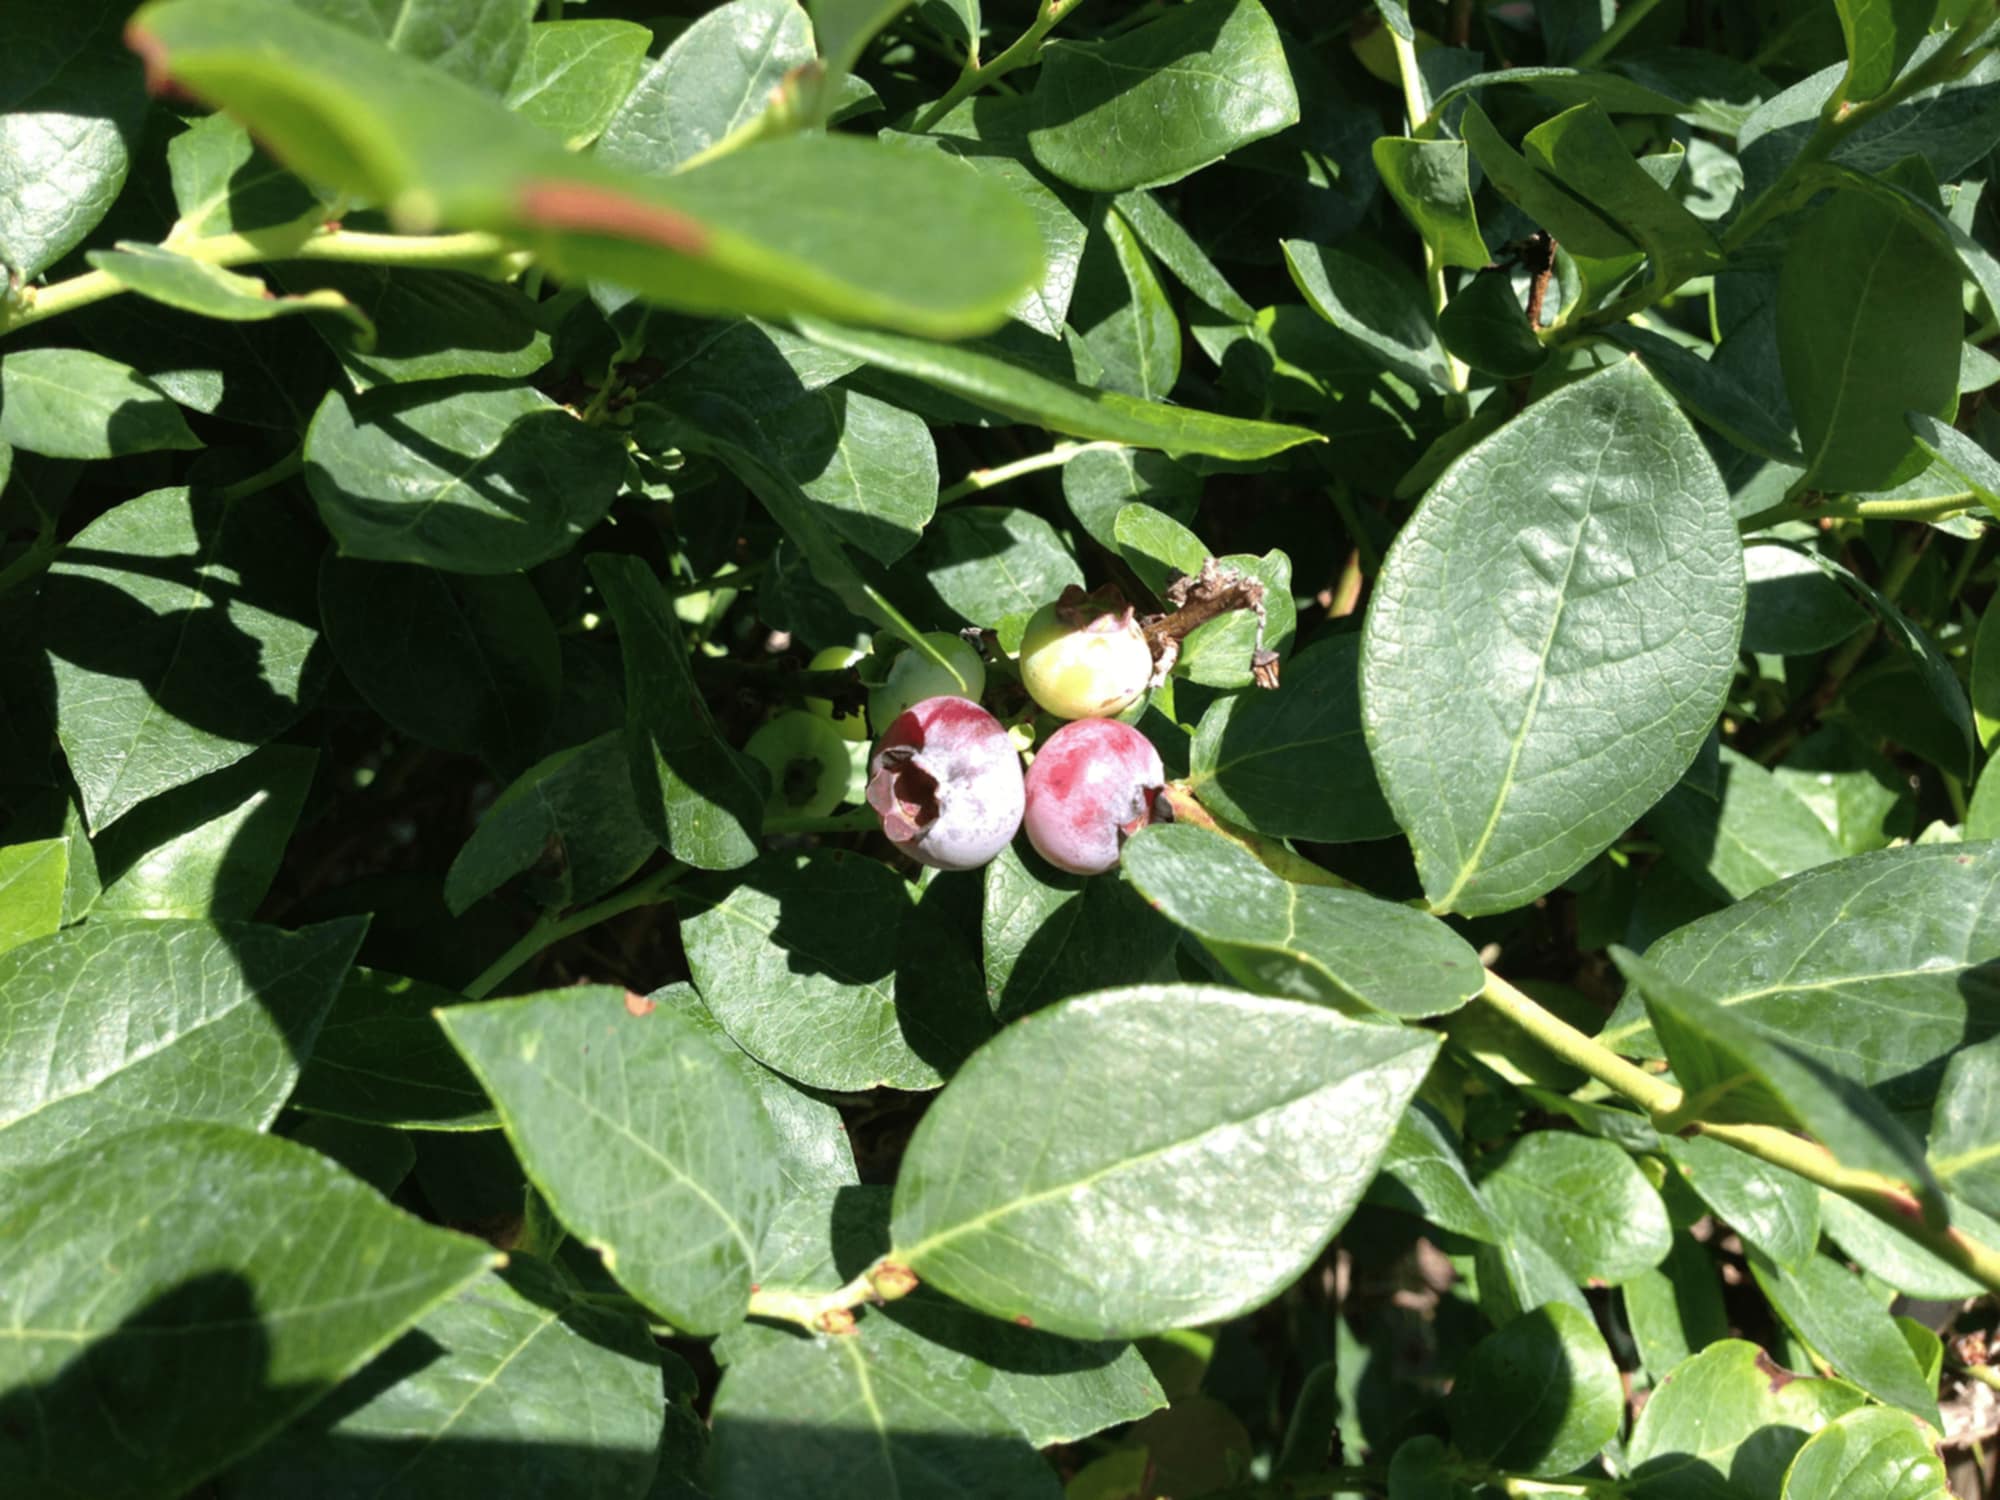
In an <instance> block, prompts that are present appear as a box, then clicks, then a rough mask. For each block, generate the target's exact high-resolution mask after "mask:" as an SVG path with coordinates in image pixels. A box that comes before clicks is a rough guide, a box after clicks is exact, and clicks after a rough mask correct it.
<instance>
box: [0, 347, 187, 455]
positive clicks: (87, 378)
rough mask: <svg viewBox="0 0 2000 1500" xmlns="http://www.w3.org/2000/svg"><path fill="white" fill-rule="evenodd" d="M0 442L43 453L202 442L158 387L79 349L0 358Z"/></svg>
mask: <svg viewBox="0 0 2000 1500" xmlns="http://www.w3.org/2000/svg"><path fill="white" fill-rule="evenodd" d="M0 442H6V443H9V444H11V445H13V446H14V447H16V448H19V449H21V450H22V451H23V452H25V453H44V454H47V455H48V456H49V457H50V458H119V457H122V456H123V455H125V454H127V453H150V452H153V451H155V450H156V449H160V448H199V447H200V446H201V440H200V439H199V438H197V437H196V436H195V435H194V434H193V433H192V432H189V431H188V425H187V420H186V419H185V418H184V417H182V416H181V409H180V408H179V407H178V406H176V405H174V403H173V402H172V401H169V400H168V399H167V397H166V396H165V395H164V394H162V392H161V391H160V389H159V388H158V387H157V386H155V385H154V384H153V383H152V382H151V381H149V380H147V379H145V378H144V377H143V376H142V375H140V374H139V372H138V371H137V370H134V369H133V368H132V367H131V366H130V365H121V364H120V363H118V361H117V360H115V359H106V358H105V357H104V356H103V355H101V354H92V353H91V352H89V351H88V350H86V349H21V350H17V351H15V352H14V353H12V354H9V355H8V356H7V357H6V358H4V359H0Z"/></svg>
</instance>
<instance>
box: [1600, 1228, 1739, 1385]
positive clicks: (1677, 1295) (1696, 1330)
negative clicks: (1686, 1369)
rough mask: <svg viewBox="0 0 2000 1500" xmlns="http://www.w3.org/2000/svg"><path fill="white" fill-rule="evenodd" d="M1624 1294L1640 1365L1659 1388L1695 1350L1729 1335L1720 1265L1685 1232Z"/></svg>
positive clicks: (1625, 1287)
mask: <svg viewBox="0 0 2000 1500" xmlns="http://www.w3.org/2000/svg"><path fill="white" fill-rule="evenodd" d="M1619 1292H1620V1296H1621V1299H1622V1301H1623V1303H1624V1308H1625V1322H1626V1325H1627V1326H1628V1327H1629V1328H1630V1329H1631V1330H1632V1342H1633V1343H1634V1344H1636V1345H1637V1346H1638V1349H1639V1362H1640V1363H1641V1364H1642V1365H1643V1366H1644V1367H1645V1369H1646V1371H1647V1373H1648V1374H1650V1375H1651V1376H1652V1377H1653V1381H1654V1384H1655V1385H1656V1386H1657V1385H1658V1383H1659V1381H1660V1379H1661V1378H1662V1377H1663V1376H1664V1375H1666V1373H1667V1372H1668V1371H1669V1370H1671V1369H1673V1368H1674V1366H1676V1365H1678V1364H1680V1363H1681V1362H1682V1361H1683V1360H1685V1359H1687V1358H1688V1356H1689V1355H1691V1354H1693V1353H1694V1352H1695V1351H1696V1350H1698V1349H1706V1348H1708V1347H1709V1346H1710V1345H1711V1344H1716V1343H1720V1342H1721V1341H1722V1340H1723V1339H1724V1338H1726V1337H1727V1336H1728V1334H1729V1315H1728V1313H1727V1312H1726V1311H1725V1310H1724V1308H1723V1305H1722V1282H1721V1280H1720V1278H1719V1277H1718V1276H1717V1275H1716V1270H1715V1261H1714V1260H1713V1258H1712V1257H1711V1256H1710V1255H1709V1252H1708V1248H1707V1247H1706V1246H1705V1245H1703V1244H1702V1243H1701V1242H1700V1241H1699V1240H1696V1239H1695V1238H1694V1237H1693V1236H1692V1235H1690V1234H1688V1233H1687V1232H1686V1231H1685V1230H1677V1231H1676V1232H1675V1234H1674V1248H1673V1249H1672V1250H1671V1251H1669V1252H1668V1254H1667V1258H1666V1259H1665V1260H1663V1261H1661V1262H1660V1264H1659V1267H1658V1268H1657V1269H1656V1270H1651V1271H1641V1272H1640V1273H1639V1274H1638V1275H1637V1276H1634V1277H1633V1278H1632V1279H1631V1280H1630V1281H1627V1282H1626V1283H1625V1284H1624V1285H1623V1286H1622V1287H1620V1288H1619Z"/></svg>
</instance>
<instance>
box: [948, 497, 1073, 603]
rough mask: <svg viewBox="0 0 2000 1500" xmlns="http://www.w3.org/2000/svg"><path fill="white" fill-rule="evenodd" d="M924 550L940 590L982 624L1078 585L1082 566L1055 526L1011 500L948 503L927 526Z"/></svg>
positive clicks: (1055, 597) (1058, 594)
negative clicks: (1002, 502)
mask: <svg viewBox="0 0 2000 1500" xmlns="http://www.w3.org/2000/svg"><path fill="white" fill-rule="evenodd" d="M922 556H923V560H924V562H925V563H926V565H927V570H928V573H929V577H930V581H931V586H932V587H933V588H935V589H936V590H937V592H938V597H939V598H941V599H942V600H944V602H945V603H946V604H948V605H950V606H951V607H952V608H953V609H955V610H957V611H958V612H959V614H961V615H963V616H964V617H965V618H966V619H967V620H970V621H971V622H972V623H973V624H975V625H979V626H984V627H985V628H987V629H991V628H992V627H994V626H996V625H998V624H999V623H1000V621H1001V620H1002V619H1004V618H1005V617H1006V616H1008V615H1015V614H1033V613H1034V612H1035V611H1036V610H1038V609H1040V608H1041V607H1042V606H1043V605H1044V604H1053V603H1054V602H1055V601H1056V599H1057V598H1058V597H1059V596H1060V595H1061V594H1062V591H1063V590H1064V589H1065V588H1067V587H1069V586H1070V585H1072V584H1074V585H1076V586H1078V587H1081V586H1082V584H1083V569H1082V568H1080V567H1078V566H1077V562H1076V558H1075V557H1074V556H1072V555H1071V553H1070V550H1069V548H1068V547H1066V546H1064V545H1063V540H1062V538H1061V537H1060V536H1059V535H1057V533H1056V529H1055V528H1054V527H1053V526H1051V525H1049V523H1048V522H1047V521H1044V520H1043V519H1042V518H1041V517H1040V516H1038V515H1036V514H1035V513H1034V512H1033V511H1030V510H1017V509H1015V508H1013V507H1012V506H1000V505H957V506H953V507H952V508H951V509H950V510H947V511H946V512H945V513H944V514H943V515H941V516H939V517H938V519H937V523H936V524H935V525H934V526H932V527H931V532H930V536H929V537H928V538H926V540H925V542H924V550H923V554H922Z"/></svg>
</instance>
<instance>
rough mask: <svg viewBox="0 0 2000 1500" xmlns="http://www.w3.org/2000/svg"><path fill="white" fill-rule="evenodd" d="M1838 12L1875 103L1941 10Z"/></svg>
mask: <svg viewBox="0 0 2000 1500" xmlns="http://www.w3.org/2000/svg"><path fill="white" fill-rule="evenodd" d="M1835 8H1836V9H1837V10H1838V11H1839V12H1840V31H1841V35H1842V37H1844V38H1845V39H1846V42H1847V76H1846V77H1844V78H1842V79H1841V81H1840V93H1841V97H1842V98H1843V99H1845V100H1846V101H1848V102H1849V103H1851V104H1859V103H1861V102H1862V101H1863V100H1867V99H1873V98H1874V97H1875V96H1876V95H1877V94H1879V93H1881V92H1882V91H1883V90H1885V89H1887V88H1888V87H1889V85H1890V84H1891V83H1893V82H1895V80H1896V75H1897V74H1898V73H1900V72H1902V71H1903V64H1904V63H1906V62H1908V61H1909V60H1910V55H1911V54H1912V53H1913V52H1915V51H1916V50H1917V44H1918V43H1919V42H1921V41H1922V40H1923V39H1924V33H1925V32H1927V31H1929V30H1930V26H1931V21H1932V19H1933V18H1934V17H1935V16H1936V15H1937V9H1938V8H1937V6H1936V5H1935V4H1934V3H1933V0H1835ZM1788 1488H1789V1487H1788ZM1829 1493H1832V1492H1829Z"/></svg>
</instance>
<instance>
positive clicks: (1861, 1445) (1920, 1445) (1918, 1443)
mask: <svg viewBox="0 0 2000 1500" xmlns="http://www.w3.org/2000/svg"><path fill="white" fill-rule="evenodd" d="M1850 8H1851V7H1850V6H1845V5H1844V6H1842V7H1841V9H1842V11H1843V12H1845V11H1847V10H1848V9H1850ZM1924 9H1925V10H1926V11H1927V10H1928V7H1924ZM1950 1493H1951V1491H1950V1489H1949V1487H1948V1486H1947V1484H1946V1480H1945V1467H1944V1462H1943V1460H1941V1459H1940V1458H1939V1457H1938V1454H1937V1450H1936V1449H1935V1448H1933V1447H1932V1446H1931V1444H1930V1440H1929V1439H1928V1438H1926V1437H1925V1436H1924V1434H1923V1432H1922V1430H1921V1429H1920V1428H1918V1427H1917V1425H1916V1424H1915V1423H1914V1422H1912V1421H1911V1420H1910V1419H1909V1418H1908V1417H1906V1416H1904V1415H1903V1414H1902V1413H1900V1412H1893V1411H1885V1410H1883V1409H1881V1408H1879V1407H1869V1408H1867V1409H1865V1410H1862V1411H1852V1412H1849V1413H1848V1414H1847V1415H1846V1416H1844V1417H1841V1418H1839V1419H1837V1420H1836V1421H1834V1422H1831V1423H1829V1424H1828V1425H1827V1426H1826V1427H1824V1428H1822V1429H1821V1430H1820V1431H1818V1432H1816V1433H1814V1434H1813V1435H1812V1436H1811V1437H1809V1438H1807V1439H1806V1443H1805V1446H1804V1447H1803V1448H1801V1449H1799V1452H1798V1456H1797V1457H1796V1458H1794V1459H1793V1460H1792V1466H1791V1467H1790V1468H1789V1469H1787V1470H1786V1471H1785V1488H1784V1500H1945V1497H1947V1496H1948V1495H1949V1494H1950Z"/></svg>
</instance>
